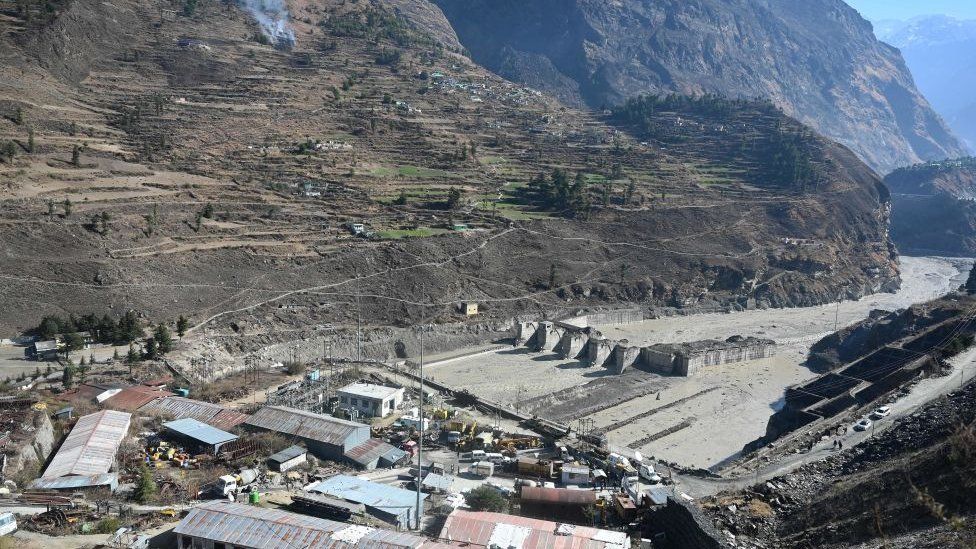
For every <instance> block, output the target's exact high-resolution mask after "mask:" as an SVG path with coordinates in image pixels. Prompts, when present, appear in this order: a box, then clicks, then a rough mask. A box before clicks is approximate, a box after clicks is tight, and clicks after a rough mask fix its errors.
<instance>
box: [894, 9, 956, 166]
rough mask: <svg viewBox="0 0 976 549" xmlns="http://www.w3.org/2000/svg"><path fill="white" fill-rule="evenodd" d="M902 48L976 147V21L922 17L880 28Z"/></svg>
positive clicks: (933, 98)
mask: <svg viewBox="0 0 976 549" xmlns="http://www.w3.org/2000/svg"><path fill="white" fill-rule="evenodd" d="M875 32H876V34H877V35H878V38H880V39H881V40H884V41H885V42H887V43H889V44H891V45H892V46H895V47H897V48H898V49H900V50H901V53H902V55H903V56H904V57H905V62H906V63H908V67H909V68H910V69H911V70H912V75H914V77H915V82H916V83H917V84H918V88H919V89H920V90H921V91H922V92H923V93H924V94H925V97H926V98H928V100H929V101H930V102H931V103H932V106H933V107H935V110H936V111H938V112H939V113H940V114H942V116H943V117H944V118H945V119H946V122H948V124H949V125H950V126H951V127H952V129H953V130H954V131H955V132H956V134H957V135H959V136H960V137H961V138H962V139H963V140H964V141H966V143H967V145H968V146H969V148H970V149H971V150H976V149H974V147H976V99H974V97H973V93H972V90H973V89H974V87H976V55H973V52H976V21H964V20H959V19H954V18H952V17H946V16H941V15H939V16H928V17H919V18H915V19H912V20H910V21H906V22H902V23H901V24H897V25H894V24H887V25H882V26H878V27H876V29H875Z"/></svg>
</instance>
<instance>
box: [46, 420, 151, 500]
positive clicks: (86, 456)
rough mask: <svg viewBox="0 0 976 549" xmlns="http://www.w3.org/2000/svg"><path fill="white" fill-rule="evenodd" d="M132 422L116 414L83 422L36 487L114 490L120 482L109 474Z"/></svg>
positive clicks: (73, 430) (62, 446)
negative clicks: (106, 487) (107, 487)
mask: <svg viewBox="0 0 976 549" xmlns="http://www.w3.org/2000/svg"><path fill="white" fill-rule="evenodd" d="M131 419H132V415H131V414H128V413H125V412H116V411H114V410H103V411H101V412H96V413H94V414H88V415H87V416H82V417H81V418H79V419H78V422H77V423H76V424H75V426H74V428H73V429H72V430H71V433H69V434H68V437H67V438H66V439H65V440H64V443H63V444H62V445H61V447H60V448H58V452H57V454H55V455H54V457H53V458H51V462H50V464H49V465H48V466H47V469H45V470H44V474H43V475H41V478H40V479H38V480H37V481H35V483H36V485H37V486H42V485H43V486H45V487H48V488H52V489H71V490H77V489H81V488H95V487H99V486H109V487H110V488H113V489H114V487H115V486H117V484H118V479H117V478H114V475H109V471H111V470H112V468H113V466H114V465H115V454H116V453H117V452H118V451H119V446H120V445H121V444H122V441H123V440H125V437H126V435H127V434H128V432H129V423H130V421H131Z"/></svg>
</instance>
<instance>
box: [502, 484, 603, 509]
mask: <svg viewBox="0 0 976 549" xmlns="http://www.w3.org/2000/svg"><path fill="white" fill-rule="evenodd" d="M520 499H521V500H522V501H523V502H526V503H554V504H557V505H592V504H594V503H596V492H593V491H592V490H568V489H566V488H533V487H531V486H526V487H523V488H522V495H521V498H520Z"/></svg>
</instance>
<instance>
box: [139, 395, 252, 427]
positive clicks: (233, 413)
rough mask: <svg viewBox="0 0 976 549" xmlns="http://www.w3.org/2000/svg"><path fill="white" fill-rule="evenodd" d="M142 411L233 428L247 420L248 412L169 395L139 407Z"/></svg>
mask: <svg viewBox="0 0 976 549" xmlns="http://www.w3.org/2000/svg"><path fill="white" fill-rule="evenodd" d="M139 411H140V412H146V413H150V414H163V415H168V416H171V417H172V418H173V419H183V418H185V417H190V418H193V419H195V420H197V421H202V422H204V423H206V424H207V425H213V426H214V427H216V428H218V429H224V430H227V429H232V428H234V427H236V426H238V425H240V424H241V423H244V421H245V420H247V418H248V416H247V414H242V413H240V412H238V411H237V410H231V409H230V408H224V407H223V406H221V405H219V404H212V403H210V402H203V401H200V400H193V399H190V398H185V397H180V396H169V397H166V398H160V399H157V400H154V401H152V402H150V403H148V404H146V405H145V406H143V407H141V408H139Z"/></svg>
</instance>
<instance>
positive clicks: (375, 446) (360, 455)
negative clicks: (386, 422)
mask: <svg viewBox="0 0 976 549" xmlns="http://www.w3.org/2000/svg"><path fill="white" fill-rule="evenodd" d="M401 454H402V455H401ZM406 454H407V453H406V452H404V451H403V450H397V449H396V448H394V447H393V446H392V445H390V444H388V443H386V442H383V441H382V440H381V439H378V438H371V439H368V440H366V442H364V443H362V444H360V445H359V446H354V447H352V448H350V449H349V450H348V451H347V452H346V454H345V456H346V459H350V460H352V461H354V462H356V463H358V464H359V465H362V466H364V467H365V466H366V465H369V464H370V463H373V462H374V461H377V460H379V459H380V458H381V457H384V456H386V455H390V456H392V457H393V458H394V459H393V460H392V461H391V462H390V463H395V462H396V461H398V460H399V459H400V457H402V456H405V455H406ZM398 456H399V457H398Z"/></svg>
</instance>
